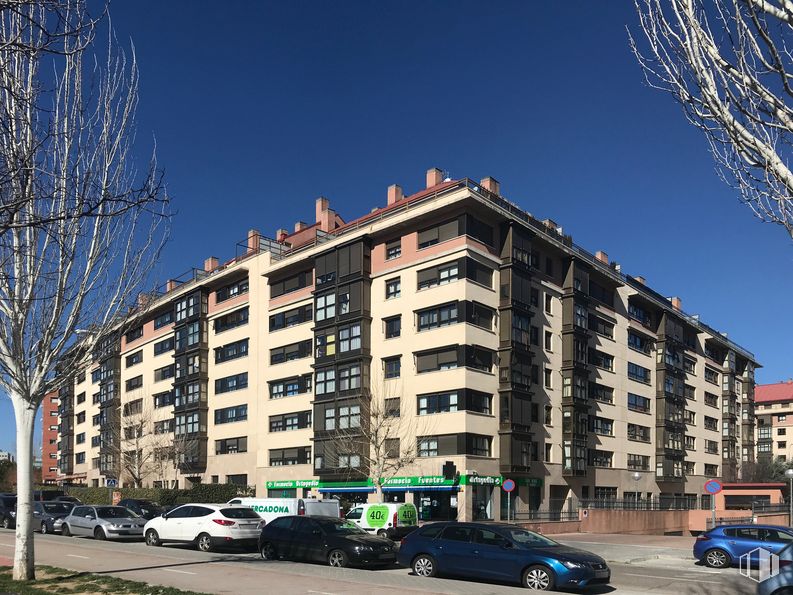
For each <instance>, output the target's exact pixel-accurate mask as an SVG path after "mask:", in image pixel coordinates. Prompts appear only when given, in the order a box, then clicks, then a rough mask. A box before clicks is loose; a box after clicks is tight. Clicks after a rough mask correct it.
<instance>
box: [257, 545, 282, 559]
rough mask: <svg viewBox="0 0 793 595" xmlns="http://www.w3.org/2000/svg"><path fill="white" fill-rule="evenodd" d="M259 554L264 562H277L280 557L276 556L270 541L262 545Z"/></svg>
mask: <svg viewBox="0 0 793 595" xmlns="http://www.w3.org/2000/svg"><path fill="white" fill-rule="evenodd" d="M259 553H260V554H261V555H262V560H277V559H278V556H277V555H276V552H275V548H274V547H273V544H272V543H270V542H269V541H265V542H264V543H263V544H262V547H261V549H260V550H259Z"/></svg>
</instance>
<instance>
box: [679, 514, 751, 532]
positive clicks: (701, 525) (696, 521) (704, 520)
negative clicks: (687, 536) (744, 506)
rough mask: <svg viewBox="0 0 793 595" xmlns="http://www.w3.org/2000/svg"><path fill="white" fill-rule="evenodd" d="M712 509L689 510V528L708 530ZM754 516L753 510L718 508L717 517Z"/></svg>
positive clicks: (691, 529)
mask: <svg viewBox="0 0 793 595" xmlns="http://www.w3.org/2000/svg"><path fill="white" fill-rule="evenodd" d="M712 514H713V513H711V511H710V510H689V511H688V530H689V531H697V532H699V531H707V530H708V520H709V519H710V518H711V515H712ZM751 516H752V511H751V510H716V517H717V518H720V519H745V518H749V517H751Z"/></svg>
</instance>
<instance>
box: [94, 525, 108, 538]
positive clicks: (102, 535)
mask: <svg viewBox="0 0 793 595" xmlns="http://www.w3.org/2000/svg"><path fill="white" fill-rule="evenodd" d="M94 539H96V540H97V541H104V540H105V539H107V535H105V532H104V531H103V530H102V528H101V527H97V528H96V529H94Z"/></svg>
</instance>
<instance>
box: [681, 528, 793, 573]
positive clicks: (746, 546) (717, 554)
mask: <svg viewBox="0 0 793 595" xmlns="http://www.w3.org/2000/svg"><path fill="white" fill-rule="evenodd" d="M791 543H793V530H791V529H789V528H788V527H778V526H776V525H724V526H723V527H716V528H715V529H711V530H710V531H706V532H705V533H703V534H701V535H700V536H699V537H697V540H696V542H694V557H695V558H696V559H697V560H700V561H701V562H703V563H704V564H705V565H706V566H710V567H711V568H725V567H727V566H731V565H733V564H737V563H738V560H739V559H740V557H741V556H743V555H744V554H748V553H749V552H751V551H752V550H755V549H757V548H763V549H765V550H768V551H769V552H772V553H774V554H778V553H779V552H780V551H781V550H782V549H783V548H784V547H785V546H786V545H789V544H791ZM755 557H756V556H755Z"/></svg>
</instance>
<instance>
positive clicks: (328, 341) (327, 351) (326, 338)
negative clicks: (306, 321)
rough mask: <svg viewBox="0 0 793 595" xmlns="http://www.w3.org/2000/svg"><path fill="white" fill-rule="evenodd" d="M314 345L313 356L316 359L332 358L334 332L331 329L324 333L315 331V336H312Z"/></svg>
mask: <svg viewBox="0 0 793 595" xmlns="http://www.w3.org/2000/svg"><path fill="white" fill-rule="evenodd" d="M314 344H315V346H316V350H315V351H314V356H315V357H316V358H317V359H320V358H323V357H333V356H334V355H336V331H335V330H334V329H332V328H331V329H328V330H324V331H317V334H316V335H315V336H314Z"/></svg>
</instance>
